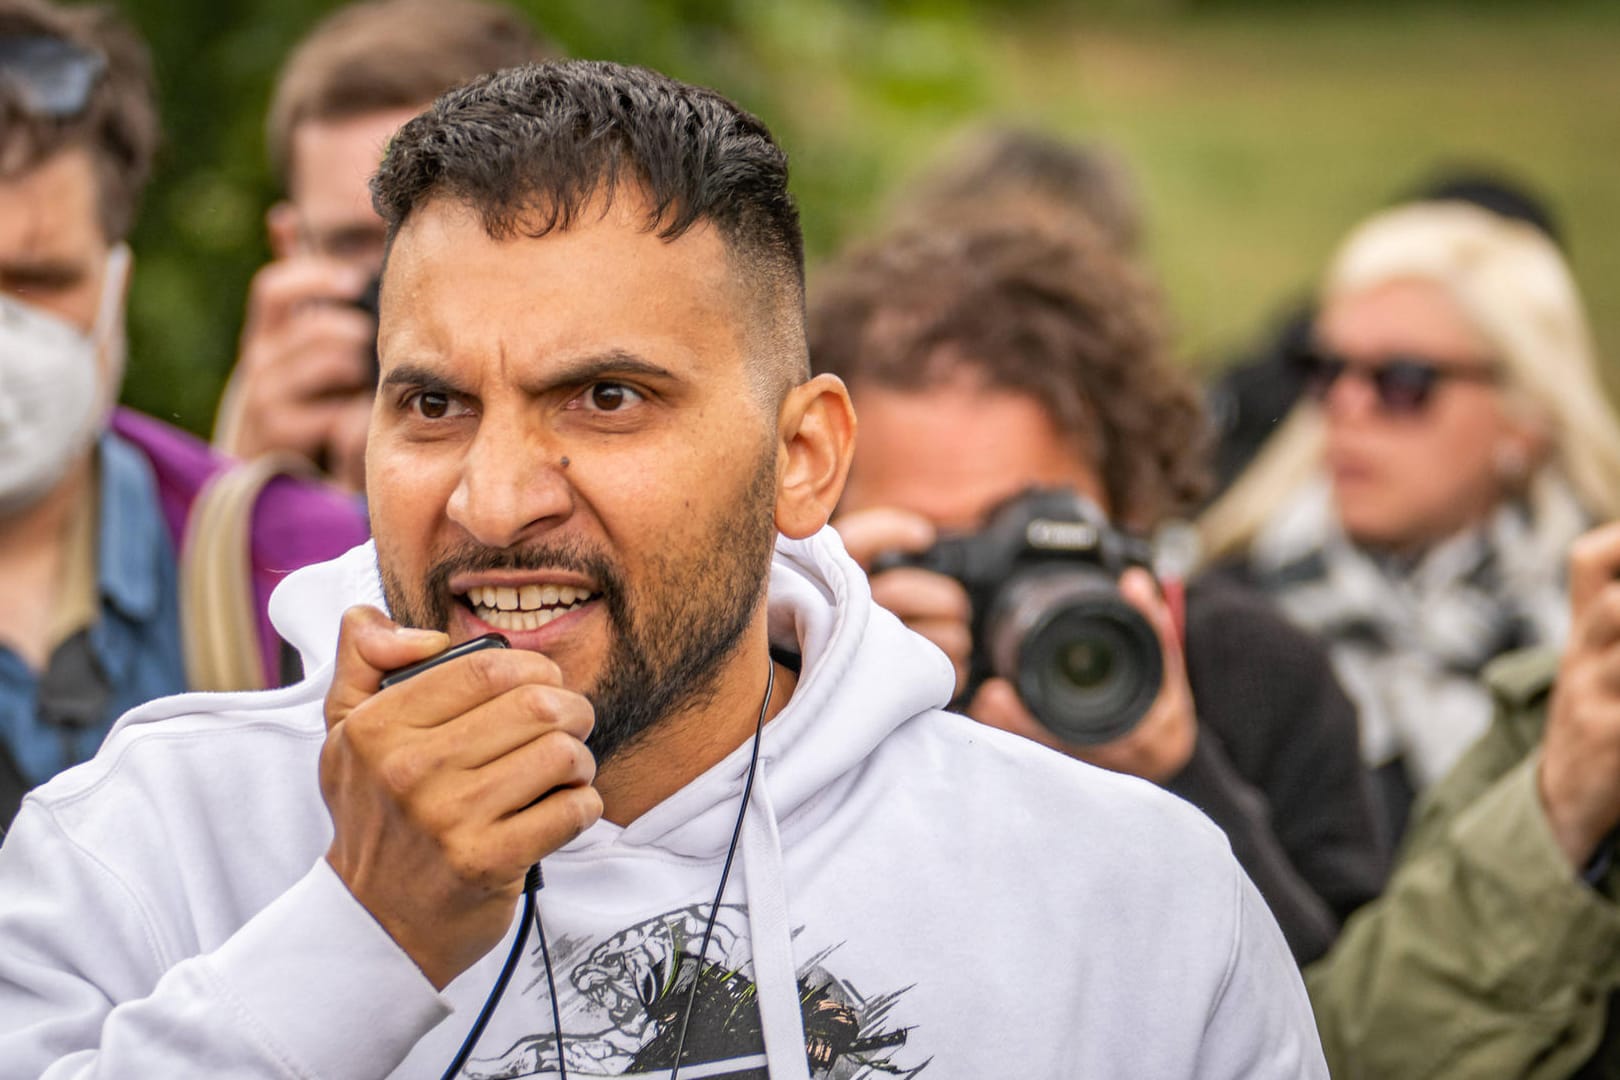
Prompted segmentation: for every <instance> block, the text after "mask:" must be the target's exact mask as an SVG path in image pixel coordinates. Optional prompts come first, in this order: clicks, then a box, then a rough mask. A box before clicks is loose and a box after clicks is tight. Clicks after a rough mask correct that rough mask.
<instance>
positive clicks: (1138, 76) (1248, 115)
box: [126, 0, 1620, 430]
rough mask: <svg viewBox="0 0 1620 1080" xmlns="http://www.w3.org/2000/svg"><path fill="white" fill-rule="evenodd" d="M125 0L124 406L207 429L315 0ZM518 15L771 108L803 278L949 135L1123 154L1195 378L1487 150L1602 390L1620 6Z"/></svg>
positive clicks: (864, 8) (1614, 197)
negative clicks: (1547, 237) (1530, 190)
mask: <svg viewBox="0 0 1620 1080" xmlns="http://www.w3.org/2000/svg"><path fill="white" fill-rule="evenodd" d="M132 2H133V0H132ZM135 6H136V8H137V11H136V14H137V16H140V15H141V14H143V13H144V14H145V15H146V18H144V19H140V20H139V21H140V22H141V25H142V26H143V28H144V29H147V30H148V32H149V33H152V34H153V36H154V39H155V40H156V44H157V49H158V52H159V63H160V73H161V74H162V75H163V77H164V83H165V94H166V108H167V109H168V111H169V113H170V117H169V119H170V126H171V131H172V132H173V134H171V139H170V148H169V151H168V153H167V154H166V156H165V160H164V163H163V168H164V171H163V173H162V174H161V175H160V177H159V181H158V184H157V185H156V187H155V189H154V191H153V193H152V197H151V199H150V201H149V204H148V207H147V214H146V218H145V220H144V221H143V223H142V226H141V229H140V231H139V232H138V234H137V237H136V243H137V251H138V253H139V255H140V267H141V269H140V272H139V273H138V274H137V279H136V285H135V295H134V298H133V301H132V314H131V332H132V339H133V349H134V352H133V357H134V362H133V365H132V369H131V373H130V378H129V382H128V385H127V386H126V398H127V399H128V400H130V401H131V402H132V403H135V404H137V405H138V406H141V407H144V408H146V409H148V410H149V411H153V412H156V413H157V414H158V415H163V416H167V417H169V418H171V419H174V420H176V421H177V422H179V423H182V424H184V425H185V426H188V427H191V428H193V429H194V430H206V428H207V426H208V424H209V422H210V420H211V415H212V404H213V401H214V398H215V396H216V395H217V392H218V387H219V385H220V384H221V381H222V379H223V377H224V374H225V372H226V370H227V369H228V366H229V363H230V360H231V355H232V352H233V349H234V341H235V336H236V333H237V331H238V328H239V324H240V319H241V310H242V303H243V298H244V296H245V290H246V286H247V281H248V278H249V276H250V275H251V273H252V271H253V269H254V268H255V267H256V266H257V265H258V263H259V261H261V260H262V259H263V257H264V249H263V241H262V237H261V235H260V234H261V231H262V230H261V226H260V221H261V215H262V212H263V209H264V207H265V206H266V205H268V203H269V201H270V199H271V198H273V197H274V191H273V188H272V187H271V186H270V182H269V180H268V177H267V175H266V174H265V170H264V165H263V151H262V148H261V144H260V134H259V132H260V128H259V125H260V123H261V117H262V110H263V103H264V100H265V98H266V96H267V94H268V80H269V78H270V75H271V73H272V72H273V71H274V68H275V65H276V64H277V63H279V60H280V57H281V55H282V54H283V53H284V51H285V49H286V48H287V47H288V46H289V45H290V44H291V42H292V41H293V40H296V37H297V36H298V35H299V34H301V33H302V32H303V30H304V29H305V28H306V27H307V26H308V25H309V22H310V20H311V19H312V17H313V16H314V15H315V13H316V12H317V11H320V10H324V9H325V8H326V7H328V6H329V5H326V4H322V3H318V2H315V0H282V2H272V0H241V2H240V3H239V4H237V5H230V6H229V9H230V10H229V13H226V14H222V13H221V12H222V8H224V7H226V6H221V7H214V6H212V3H211V0H151V2H150V3H135ZM176 6H183V7H189V6H197V7H198V11H199V20H200V21H199V22H198V24H197V25H195V26H192V25H190V24H188V23H186V21H185V18H184V16H183V14H181V13H177V12H176V11H175V10H174V9H175V8H176ZM526 6H527V7H528V8H529V10H531V11H532V12H533V14H534V15H535V18H536V21H537V22H538V23H539V24H540V25H542V26H543V27H544V28H546V30H547V31H548V32H550V33H551V34H552V35H553V36H555V37H556V38H557V39H558V40H559V41H560V42H562V43H563V44H564V45H565V46H566V47H567V48H568V49H569V51H570V52H571V53H573V54H575V55H580V56H592V57H600V58H610V59H618V60H624V61H627V62H632V63H646V64H650V65H652V66H655V67H660V68H662V69H663V70H666V71H669V72H670V73H671V74H674V75H677V76H679V77H682V78H686V79H690V80H692V81H697V82H703V83H706V84H708V85H712V86H715V87H717V88H719V89H721V90H722V91H724V92H726V93H728V94H730V95H731V96H733V97H734V98H736V99H737V100H738V101H740V102H741V103H742V104H744V105H745V106H746V107H748V108H750V109H752V110H753V111H755V112H757V113H759V114H760V115H761V116H762V117H763V118H764V119H765V120H766V121H767V122H768V123H770V124H771V126H772V127H773V129H774V130H775V131H776V132H777V134H778V136H779V138H780V139H781V140H782V142H783V143H784V145H786V147H787V148H788V150H789V152H790V154H791V156H792V159H793V170H794V172H793V175H794V190H795V192H796V194H797V196H798V198H799V200H800V204H801V208H802V210H803V214H804V221H805V229H806V238H807V243H808V249H809V252H810V255H811V261H812V287H813V286H814V267H815V264H816V263H817V262H819V261H821V260H824V259H825V258H826V257H827V256H828V255H830V254H831V253H833V252H834V251H836V250H837V249H838V247H839V246H840V245H841V244H843V243H845V242H847V241H848V240H849V239H851V238H853V237H856V236H858V235H860V234H862V233H863V232H865V231H867V230H869V229H871V228H872V227H873V226H874V225H875V223H877V222H878V221H880V220H881V217H882V214H883V211H884V207H885V205H886V202H887V200H889V199H891V198H892V197H894V193H895V192H896V191H897V190H898V189H899V188H900V187H901V186H902V185H903V184H904V182H905V181H906V179H907V178H908V177H910V176H912V175H913V174H915V172H916V171H917V170H918V169H919V168H921V167H922V166H923V165H924V164H925V163H926V162H927V160H928V159H929V158H930V157H931V156H932V155H933V154H934V153H936V152H937V150H938V149H939V148H940V147H941V145H942V144H943V143H944V142H945V141H946V140H947V139H948V138H950V137H951V136H952V135H953V134H955V133H956V132H957V131H958V130H960V129H961V128H962V127H963V126H965V125H969V124H972V123H975V122H979V121H983V120H989V119H995V120H1002V121H1008V122H1012V123H1018V124H1022V125H1035V126H1045V127H1050V128H1051V129H1053V130H1055V131H1058V132H1061V133H1065V134H1069V135H1072V136H1074V137H1077V138H1083V139H1101V140H1106V141H1108V142H1110V143H1112V144H1114V145H1116V146H1118V147H1119V148H1120V149H1122V150H1123V151H1124V153H1125V154H1126V156H1127V158H1128V159H1129V160H1130V162H1131V163H1132V165H1133V167H1134V170H1135V172H1136V175H1137V178H1138V180H1139V182H1140V184H1141V187H1142V190H1143V193H1144V202H1145V205H1146V209H1147V214H1148V227H1149V256H1150V259H1151V261H1152V263H1153V265H1154V267H1155V268H1156V269H1157V271H1158V272H1159V274H1160V276H1161V278H1162V280H1163V281H1164V283H1165V286H1166V290H1167V293H1168V296H1169V300H1170V305H1171V309H1172V312H1173V314H1174V318H1175V320H1176V324H1177V328H1178V340H1179V343H1180V347H1181V351H1182V354H1183V355H1184V356H1185V357H1186V358H1187V359H1188V362H1189V363H1190V364H1194V365H1196V366H1199V367H1201V368H1208V367H1210V366H1212V365H1215V364H1218V363H1220V362H1222V361H1223V360H1224V359H1225V358H1226V357H1228V356H1230V355H1231V352H1232V350H1233V349H1235V348H1237V347H1239V346H1241V345H1243V344H1245V343H1247V342H1249V341H1251V340H1253V339H1254V338H1255V337H1256V336H1257V335H1259V334H1260V333H1261V332H1262V330H1263V328H1264V327H1265V325H1266V324H1267V323H1268V321H1269V320H1271V319H1272V318H1274V317H1275V316H1276V315H1278V314H1279V313H1280V312H1281V311H1282V309H1283V308H1284V307H1285V306H1287V305H1288V304H1289V302H1290V301H1291V300H1293V299H1295V298H1297V297H1298V296H1299V295H1301V294H1302V293H1303V292H1304V291H1305V290H1307V289H1308V288H1309V287H1310V284H1311V282H1312V281H1313V279H1314V278H1315V275H1316V274H1317V272H1318V271H1319V269H1320V267H1321V265H1322V263H1323V262H1324V261H1325V259H1326V258H1327V257H1328V255H1329V254H1330V252H1331V251H1332V249H1333V247H1334V245H1335V244H1336V242H1337V241H1338V239H1339V238H1340V237H1341V236H1342V235H1343V234H1344V232H1345V231H1346V230H1347V229H1348V228H1349V227H1350V226H1351V225H1353V224H1354V223H1355V222H1356V221H1357V220H1358V219H1360V218H1361V217H1363V216H1365V215H1366V214H1367V213H1368V212H1370V211H1371V210H1373V209H1375V208H1376V207H1378V206H1380V205H1382V204H1384V203H1386V202H1387V201H1389V200H1390V199H1391V198H1393V197H1395V196H1396V195H1398V194H1400V193H1402V192H1403V191H1406V190H1408V189H1410V188H1411V187H1412V186H1413V185H1414V184H1415V183H1417V182H1418V181H1419V180H1421V179H1423V178H1425V177H1426V176H1427V175H1428V174H1430V173H1431V172H1432V171H1433V170H1434V169H1435V168H1436V167H1437V166H1440V165H1443V164H1448V163H1466V164H1471V165H1483V166H1489V167H1496V168H1500V169H1503V170H1505V171H1506V172H1507V173H1509V174H1511V175H1515V176H1518V177H1520V178H1522V179H1523V180H1525V181H1526V182H1528V183H1530V184H1531V185H1533V186H1534V187H1535V188H1537V189H1539V190H1540V191H1542V192H1543V193H1544V194H1545V195H1546V196H1547V197H1548V198H1549V199H1550V200H1551V202H1552V204H1553V206H1554V209H1555V210H1556V212H1557V214H1558V216H1559V217H1560V219H1561V221H1562V223H1563V225H1564V228H1565V231H1566V233H1567V234H1568V236H1569V238H1570V242H1571V247H1572V252H1573V256H1572V257H1573V262H1574V265H1575V267H1576V272H1577V275H1578V276H1579V278H1580V280H1581V282H1582V285H1583V287H1584V290H1585V293H1586V297H1587V300H1588V304H1589V307H1590V309H1591V312H1592V316H1593V321H1594V324H1595V327H1596V333H1597V338H1598V341H1599V344H1600V347H1601V348H1602V349H1603V352H1604V355H1605V357H1606V358H1610V359H1609V361H1608V370H1609V372H1610V375H1611V386H1620V365H1617V364H1615V363H1614V361H1613V359H1612V358H1613V357H1615V356H1616V350H1620V249H1617V245H1616V243H1615V240H1616V238H1617V237H1620V64H1617V63H1616V62H1615V59H1614V58H1615V56H1616V55H1620V5H1615V4H1612V3H1565V4H1550V3H1523V4H1511V3H1497V4H1472V5H1468V6H1449V5H1441V6H1435V5H1429V4H1404V5H1393V4H1371V5H1345V4H1335V5H1325V4H1290V5H1282V4H1274V5H1260V6H1255V5H1229V4H1228V5H1217V4H1207V3H1206V4H1202V5H1197V4H1194V5H1186V4H1176V3H1173V2H1171V0H1164V2H1160V3H1151V2H1143V3H1126V2H1123V0H1120V2H1114V3H1106V4H1091V5H1086V6H1085V7H1084V8H1080V7H1079V6H1078V5H1062V4H1050V3H1045V4H1043V3H1033V2H1025V3H1005V4H998V5H990V4H977V5H974V4H968V3H962V2H956V3H922V2H915V3H909V4H901V3H877V2H875V0H865V2H862V0H773V2H767V3H752V2H748V0H730V2H727V0H684V2H668V3H641V4H637V3H629V2H607V3H603V2H602V0H593V2H587V0H550V2H544V3H542V2H539V0H533V2H531V3H529V4H528V5H526Z"/></svg>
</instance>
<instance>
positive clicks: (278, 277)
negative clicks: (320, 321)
mask: <svg viewBox="0 0 1620 1080" xmlns="http://www.w3.org/2000/svg"><path fill="white" fill-rule="evenodd" d="M369 280H370V278H369V277H368V276H367V275H366V273H365V272H364V271H362V270H358V269H356V268H355V267H353V266H350V265H348V264H346V263H342V262H339V261H337V260H336V259H329V258H325V257H323V256H319V255H295V256H293V257H292V258H289V259H280V260H277V261H276V262H272V263H269V264H268V265H266V266H265V267H264V268H262V269H261V270H260V271H259V272H258V273H257V274H255V275H254V276H253V284H252V285H251V286H250V287H249V289H248V315H247V328H246V335H245V336H256V335H259V334H265V333H273V332H275V330H276V328H277V327H279V326H280V325H281V324H282V323H283V322H284V321H285V320H286V319H287V318H289V317H290V316H291V315H292V314H293V313H294V312H295V311H298V310H299V309H301V308H303V307H305V306H306V305H308V304H310V303H311V302H321V303H328V304H351V303H353V302H354V300H355V298H356V297H358V296H359V295H360V294H361V292H363V291H364V290H365V287H366V284H367V282H368V281H369ZM357 314H358V312H357Z"/></svg>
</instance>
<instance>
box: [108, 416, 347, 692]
mask: <svg viewBox="0 0 1620 1080" xmlns="http://www.w3.org/2000/svg"><path fill="white" fill-rule="evenodd" d="M112 429H113V430H114V431H115V432H117V433H118V434H119V435H120V436H121V437H123V438H124V439H126V440H128V441H129V442H130V443H132V444H134V445H135V446H136V447H137V448H138V449H139V450H140V451H141V452H142V453H144V454H145V455H146V458H147V460H148V461H150V462H151V465H152V472H153V474H154V475H155V476H156V478H157V490H158V501H159V502H160V503H161V504H162V510H163V519H164V521H166V522H167V523H168V526H169V535H170V536H171V538H172V539H173V540H174V548H175V551H177V552H178V551H180V550H181V549H182V547H183V546H184V543H185V535H186V521H187V518H188V516H189V515H190V513H191V505H192V503H193V501H195V499H196V498H197V495H198V493H199V492H201V491H202V489H203V487H204V486H205V485H206V484H207V483H208V481H209V480H210V479H211V478H212V477H213V476H214V475H215V474H216V473H219V472H220V471H222V470H224V469H225V468H227V467H228V466H229V465H231V464H232V463H233V459H232V458H229V457H226V456H224V455H223V454H220V453H218V452H216V451H215V450H214V449H213V448H212V447H210V446H209V445H208V444H207V443H205V442H203V441H202V440H200V439H198V438H196V437H195V436H192V435H189V434H187V433H186V432H184V431H181V430H179V429H178V428H174V427H170V426H169V425H168V424H165V423H163V422H162V421H159V420H154V419H153V418H152V417H150V416H145V415H143V414H141V413H138V412H134V411H132V410H130V409H123V408H120V409H118V410H116V411H115V412H114V413H113V420H112ZM252 533H253V540H252V561H253V594H254V601H255V606H256V607H257V608H258V612H259V642H260V646H261V654H262V655H261V657H260V658H261V660H262V661H263V663H264V671H265V677H266V683H265V685H267V686H279V685H280V684H281V681H282V680H281V652H280V644H279V642H280V638H279V637H278V636H277V634H276V632H275V629H274V628H273V627H272V626H271V625H270V614H269V603H270V593H271V591H272V590H273V589H274V588H275V587H276V585H277V584H278V583H279V582H280V581H281V579H282V578H284V577H286V576H287V575H288V574H290V573H292V572H293V571H294V570H297V569H298V568H299V567H301V566H307V565H309V564H310V563H317V562H325V561H326V560H327V559H332V558H336V557H337V556H338V555H341V554H342V553H343V552H345V551H347V550H349V549H350V548H352V547H354V546H355V545H356V544H361V543H364V542H365V541H366V540H367V539H368V538H369V537H370V535H371V528H370V524H369V523H368V522H367V520H366V514H365V508H364V506H363V504H362V503H361V502H360V500H359V499H357V498H355V497H353V496H349V495H345V494H343V493H342V492H339V491H337V490H336V489H334V488H331V487H328V486H326V485H324V484H320V483H317V482H314V481H310V480H301V479H297V478H294V477H290V476H278V477H276V478H275V479H274V480H272V481H270V483H269V484H267V485H266V486H265V489H264V491H263V493H262V494H261V495H260V496H259V501H258V503H257V505H255V506H254V508H253V528H252Z"/></svg>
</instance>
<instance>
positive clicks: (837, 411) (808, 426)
mask: <svg viewBox="0 0 1620 1080" xmlns="http://www.w3.org/2000/svg"><path fill="white" fill-rule="evenodd" d="M777 438H778V440H779V443H778V448H777V449H778V453H777V465H776V527H777V529H778V530H779V531H780V532H781V533H782V534H783V535H785V536H788V537H791V538H792V539H794V540H803V539H804V538H806V537H808V536H813V535H814V534H815V533H816V532H818V531H820V529H821V528H822V526H824V525H826V524H827V521H828V519H829V518H831V517H832V512H833V508H834V507H835V506H837V505H838V499H839V496H841V495H842V494H843V493H844V481H845V480H846V479H847V478H848V476H849V463H850V461H851V459H853V457H854V455H855V407H854V406H853V405H851V404H850V401H849V390H848V389H847V388H846V387H845V386H844V382H843V380H842V379H840V378H838V377H837V376H836V375H817V376H816V377H815V378H813V379H811V380H810V381H809V382H806V383H801V384H800V385H798V386H795V387H794V388H793V389H792V390H790V391H788V394H787V397H786V398H784V399H783V401H782V407H781V408H780V409H779V410H778V412H777Z"/></svg>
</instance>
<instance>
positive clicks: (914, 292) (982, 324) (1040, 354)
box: [809, 224, 1207, 529]
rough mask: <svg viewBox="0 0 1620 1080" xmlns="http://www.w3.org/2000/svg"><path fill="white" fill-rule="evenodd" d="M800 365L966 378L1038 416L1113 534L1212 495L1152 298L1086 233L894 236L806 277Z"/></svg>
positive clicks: (995, 228)
mask: <svg viewBox="0 0 1620 1080" xmlns="http://www.w3.org/2000/svg"><path fill="white" fill-rule="evenodd" d="M816 286H817V287H816V293H815V297H814V301H813V303H812V304H811V307H810V317H809V339H810V358H811V362H812V364H813V366H814V368H815V370H816V371H818V372H831V373H833V374H835V375H838V376H840V377H841V378H843V379H844V381H845V382H847V383H849V384H850V385H851V388H852V389H854V390H855V396H856V399H857V409H858V408H859V397H860V391H859V387H860V386H861V385H867V386H876V387H883V388H886V389H891V390H899V391H919V392H920V391H925V390H929V389H932V388H934V387H938V386H941V385H944V384H946V383H948V382H951V381H952V380H954V379H956V378H958V377H960V376H961V375H963V374H967V375H969V376H970V377H974V378H977V379H979V380H981V381H982V383H983V384H984V385H985V386H987V387H990V388H994V389H997V390H1005V391H1012V392H1014V393H1019V394H1025V395H1028V396H1029V397H1031V398H1033V399H1034V400H1035V401H1037V402H1039V403H1040V404H1041V405H1042V407H1043V408H1045V410H1046V412H1047V414H1048V415H1049V416H1050V417H1051V419H1052V422H1053V423H1054V425H1055V426H1056V427H1057V429H1058V430H1059V431H1060V432H1061V433H1063V434H1064V435H1065V436H1066V437H1068V438H1070V439H1072V440H1074V441H1075V443H1076V444H1077V446H1078V448H1079V450H1080V452H1081V453H1082V454H1083V455H1084V457H1085V459H1086V461H1087V462H1088V463H1089V464H1090V465H1091V466H1092V467H1093V468H1095V469H1096V471H1097V474H1098V476H1099V477H1100V478H1101V480H1102V483H1103V487H1104V490H1105V492H1106V494H1107V498H1108V502H1109V509H1110V513H1111V515H1112V516H1113V517H1114V519H1115V520H1117V521H1119V522H1121V523H1124V524H1126V525H1129V526H1131V527H1134V528H1139V529H1150V528H1152V527H1154V526H1155V525H1157V524H1158V523H1159V522H1161V521H1163V520H1164V519H1165V518H1166V517H1168V516H1171V515H1173V514H1177V513H1181V512H1184V511H1188V510H1190V509H1192V508H1193V506H1194V505H1196V503H1197V501H1198V499H1199V498H1200V497H1201V496H1202V495H1203V493H1204V490H1205V487H1206V484H1207V472H1206V465H1205V459H1206V457H1207V454H1206V441H1205V440H1206V432H1205V424H1204V417H1203V412H1202V410H1201V408H1200V406H1199V402H1198V396H1197V394H1196V392H1195V391H1194V389H1193V387H1192V385H1191V384H1190V382H1189V381H1188V380H1187V379H1186V378H1185V377H1184V376H1182V375H1181V373H1180V372H1179V371H1177V370H1176V369H1175V368H1174V367H1173V366H1172V365H1171V363H1170V361H1169V356H1168V352H1167V349H1166V344H1165V333H1164V320H1163V317H1162V315H1161V312H1160V304H1159V301H1158V296H1157V293H1156V291H1155V290H1154V289H1153V288H1152V287H1151V286H1150V285H1149V283H1148V282H1147V280H1146V279H1145V278H1144V277H1143V276H1142V275H1141V273H1140V272H1139V271H1137V270H1136V269H1134V268H1133V266H1132V265H1131V264H1130V263H1129V262H1128V261H1127V260H1126V258H1125V257H1124V256H1123V255H1122V254H1120V253H1119V252H1118V251H1117V250H1116V249H1115V248H1114V247H1113V245H1111V244H1110V243H1108V242H1106V241H1104V240H1102V239H1101V238H1100V237H1098V236H1097V235H1096V234H1095V233H1094V232H1086V231H1084V230H1072V229H1071V230H1056V229H1042V228H1038V227H1035V226H1029V225H1024V226H1017V225H996V224H977V225H975V224H962V225H958V226H948V225H944V224H938V225H934V226H930V227H916V228H909V229H907V228H902V229H896V230H894V231H892V232H890V233H889V234H887V235H886V236H883V237H881V238H879V239H878V240H876V241H875V242H873V243H871V244H869V245H867V246H866V247H863V248H860V249H857V250H855V251H853V252H851V253H849V254H848V255H846V256H844V257H843V258H842V259H841V260H840V261H838V262H837V263H835V264H833V265H832V266H830V267H828V268H827V269H826V270H825V271H824V276H820V277H818V278H817V282H816Z"/></svg>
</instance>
